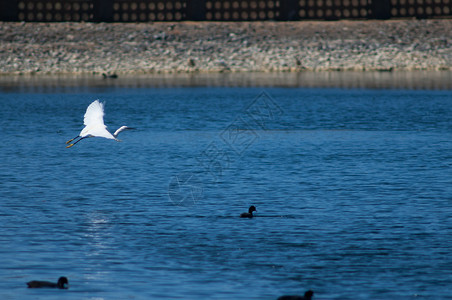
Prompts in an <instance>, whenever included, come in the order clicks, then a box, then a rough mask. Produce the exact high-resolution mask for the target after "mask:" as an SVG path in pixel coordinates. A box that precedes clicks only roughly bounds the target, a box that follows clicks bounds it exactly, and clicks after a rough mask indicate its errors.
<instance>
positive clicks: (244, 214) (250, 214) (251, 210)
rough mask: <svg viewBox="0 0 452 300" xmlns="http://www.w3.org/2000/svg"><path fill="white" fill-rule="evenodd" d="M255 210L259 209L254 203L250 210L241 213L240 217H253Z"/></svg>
mask: <svg viewBox="0 0 452 300" xmlns="http://www.w3.org/2000/svg"><path fill="white" fill-rule="evenodd" d="M253 211H257V210H256V207H255V206H254V205H251V206H250V208H248V212H244V213H242V214H241V215H240V218H250V219H251V218H252V217H253Z"/></svg>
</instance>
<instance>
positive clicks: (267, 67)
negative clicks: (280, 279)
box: [0, 20, 452, 75]
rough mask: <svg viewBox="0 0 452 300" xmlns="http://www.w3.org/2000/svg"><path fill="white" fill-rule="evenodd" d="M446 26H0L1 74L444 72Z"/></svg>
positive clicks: (448, 57) (450, 42)
mask: <svg viewBox="0 0 452 300" xmlns="http://www.w3.org/2000/svg"><path fill="white" fill-rule="evenodd" d="M451 32H452V20H390V21H337V22H310V21H309V22H308V21H307V22H270V21H268V22H236V23H234V22H228V23H221V22H180V23H163V22H162V23H23V22H22V23H8V22H0V75H22V74H34V75H40V74H42V75H49V74H50V75H67V74H74V75H83V74H99V75H100V74H103V73H106V74H113V73H114V74H137V75H138V74H156V73H168V74H169V73H193V72H197V73H209V72H217V73H219V72H302V71H316V72H317V71H411V70H451V69H452V36H451V35H450V33H451Z"/></svg>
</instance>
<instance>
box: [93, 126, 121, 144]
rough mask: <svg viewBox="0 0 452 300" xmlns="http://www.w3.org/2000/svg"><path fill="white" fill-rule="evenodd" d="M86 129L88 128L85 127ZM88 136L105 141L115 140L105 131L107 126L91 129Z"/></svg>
mask: <svg viewBox="0 0 452 300" xmlns="http://www.w3.org/2000/svg"><path fill="white" fill-rule="evenodd" d="M86 128H88V126H87V127H86ZM88 134H90V135H92V136H97V137H103V138H107V139H112V140H116V138H115V137H114V136H113V135H112V134H111V133H110V132H109V131H108V130H107V126H105V125H103V126H96V127H95V128H91V129H90V130H89V132H88Z"/></svg>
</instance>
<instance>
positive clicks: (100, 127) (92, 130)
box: [66, 100, 133, 148]
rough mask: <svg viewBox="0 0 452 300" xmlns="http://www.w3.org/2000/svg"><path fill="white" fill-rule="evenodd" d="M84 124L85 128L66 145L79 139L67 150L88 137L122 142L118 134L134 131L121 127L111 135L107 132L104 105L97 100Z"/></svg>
mask: <svg viewBox="0 0 452 300" xmlns="http://www.w3.org/2000/svg"><path fill="white" fill-rule="evenodd" d="M83 123H84V124H85V128H83V130H82V131H81V132H80V134H79V135H78V136H76V137H75V138H73V139H70V140H69V141H67V142H66V144H69V143H70V142H72V141H73V140H75V139H76V138H79V139H78V140H77V141H75V142H74V143H72V144H69V145H67V146H66V148H70V147H72V146H74V145H75V144H77V143H78V142H80V141H81V140H83V139H85V138H88V137H104V138H107V139H112V140H115V141H118V142H120V140H118V139H117V138H116V137H117V136H118V134H119V133H120V132H121V131H123V130H126V129H133V128H130V127H127V126H121V127H119V128H118V130H116V131H115V133H113V134H111V133H110V132H109V131H108V130H107V126H105V124H104V103H102V102H99V100H95V101H94V102H93V103H91V104H90V105H89V106H88V108H87V109H86V113H85V117H84V119H83Z"/></svg>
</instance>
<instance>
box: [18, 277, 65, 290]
mask: <svg viewBox="0 0 452 300" xmlns="http://www.w3.org/2000/svg"><path fill="white" fill-rule="evenodd" d="M27 285H28V288H30V289H32V288H58V289H67V288H68V287H69V281H68V280H67V278H66V277H60V278H58V282H57V283H53V282H49V281H39V280H33V281H30V282H27Z"/></svg>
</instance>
